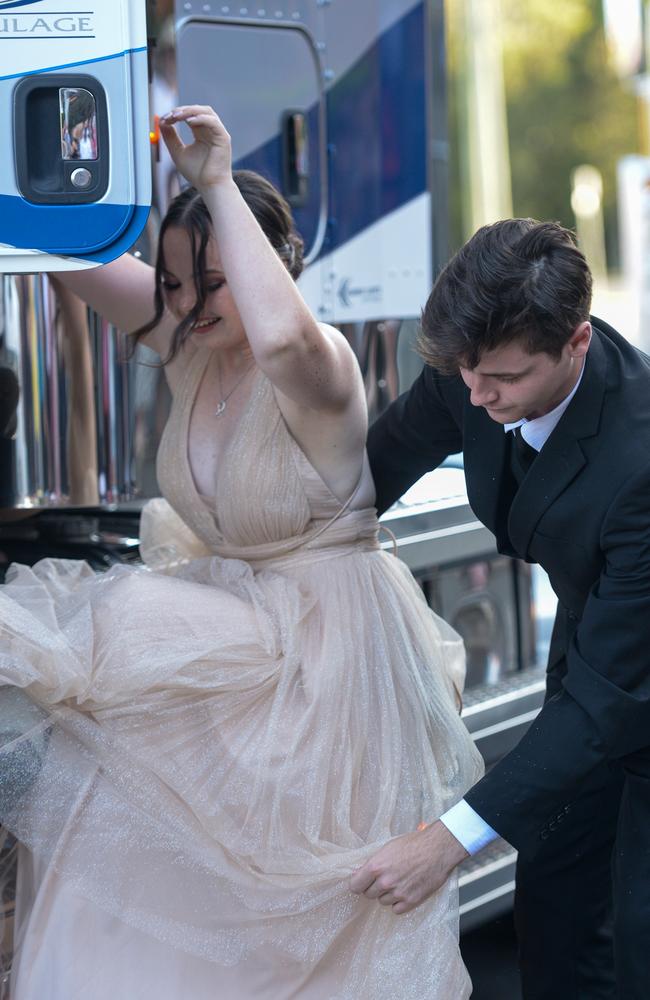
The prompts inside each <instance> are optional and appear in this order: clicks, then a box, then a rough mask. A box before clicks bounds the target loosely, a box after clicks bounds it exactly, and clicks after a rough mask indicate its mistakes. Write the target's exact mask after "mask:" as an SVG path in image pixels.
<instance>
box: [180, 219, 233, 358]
mask: <svg viewBox="0 0 650 1000" xmlns="http://www.w3.org/2000/svg"><path fill="white" fill-rule="evenodd" d="M196 239H197V243H198V239H199V237H198V234H197V237H196ZM163 256H164V260H165V265H166V266H165V269H164V270H163V273H162V279H163V286H162V287H163V295H164V299H165V305H166V307H167V309H168V310H169V312H170V313H171V314H172V316H173V317H174V318H175V319H176V320H178V321H179V322H181V320H184V319H185V317H186V316H187V315H188V314H189V313H190V312H191V311H192V309H193V308H194V306H195V305H196V287H195V284H194V258H193V256H192V241H191V238H190V234H189V233H188V232H187V231H186V230H185V229H183V228H182V227H180V226H171V227H170V228H169V229H168V230H167V232H166V233H165V235H164V237H163ZM205 267H206V275H205V280H206V289H205V292H206V298H205V304H204V306H203V310H202V314H201V316H199V317H198V318H197V320H196V321H195V323H194V326H193V328H192V330H191V333H190V336H191V339H192V342H193V343H194V344H196V345H197V346H198V347H210V348H213V349H219V350H225V349H229V348H238V347H239V348H241V347H244V346H245V345H246V344H247V340H246V333H245V331H244V327H243V324H242V321H241V317H240V315H239V311H238V309H237V306H236V305H235V301H234V299H233V297H232V295H231V294H230V289H229V288H228V285H227V284H226V279H225V276H224V273H223V270H222V267H221V258H220V256H219V250H218V248H217V244H216V241H215V240H213V239H211V240H210V241H209V243H208V245H207V247H206V253H205Z"/></svg>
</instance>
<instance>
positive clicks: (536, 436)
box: [503, 360, 585, 451]
mask: <svg viewBox="0 0 650 1000" xmlns="http://www.w3.org/2000/svg"><path fill="white" fill-rule="evenodd" d="M584 371H585V361H584V360H583V362H582V370H581V371H580V376H579V378H578V381H577V382H576V384H575V385H574V387H573V389H572V390H571V392H570V393H569V395H568V396H567V397H566V398H565V399H563V400H562V402H561V403H558V405H557V406H556V407H555V409H553V410H551V411H550V412H549V413H544V414H542V416H541V417H535V419H534V420H527V419H526V417H523V419H522V420H517V421H516V422H515V423H514V424H504V425H503V429H504V431H506V433H507V432H508V431H514V430H515V428H516V427H521V436H522V438H523V439H524V441H526V443H527V444H529V445H530V446H531V448H534V449H535V451H541V450H542V448H543V447H544V445H545V444H546V442H547V441H548V439H549V438H550V436H551V434H552V433H553V431H554V430H555V428H556V427H557V425H558V423H559V421H560V417H561V416H562V414H563V413H564V411H565V410H566V408H567V406H568V405H569V403H570V402H571V400H572V399H573V397H574V396H575V394H576V392H577V391H578V386H579V385H580V383H581V382H582V376H583V375H584Z"/></svg>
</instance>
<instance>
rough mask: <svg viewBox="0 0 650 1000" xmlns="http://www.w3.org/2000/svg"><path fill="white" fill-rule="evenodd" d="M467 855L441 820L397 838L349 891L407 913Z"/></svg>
mask: <svg viewBox="0 0 650 1000" xmlns="http://www.w3.org/2000/svg"><path fill="white" fill-rule="evenodd" d="M466 857H468V853H467V851H466V850H465V848H464V847H463V845H462V844H461V843H459V841H457V840H456V838H455V837H454V836H453V834H451V833H450V832H449V830H448V829H447V827H446V826H445V825H444V823H441V822H440V821H438V822H436V823H433V824H432V825H431V826H427V827H426V828H425V829H424V830H418V832H417V833H407V834H405V835H404V836H402V837H396V838H395V839H394V840H389V842H388V843H387V844H386V845H385V846H384V847H382V849H381V850H380V851H378V852H377V854H375V855H374V857H372V858H370V860H369V861H366V863H365V865H364V866H363V867H362V868H359V869H358V871H356V872H355V873H354V875H353V876H352V878H351V880H350V888H351V889H352V892H356V893H358V895H360V896H361V895H363V896H367V897H368V899H377V900H379V902H380V903H381V905H382V906H391V907H392V908H393V913H408V912H409V910H414V909H415V907H416V906H419V905H420V903H423V902H424V900H425V899H428V898H429V896H432V895H433V893H434V892H437V891H438V889H439V888H440V887H441V886H442V885H444V884H445V882H446V881H447V879H448V878H449V876H450V875H451V873H452V871H453V870H454V868H455V867H456V865H458V864H460V862H461V861H463V860H464V858H466Z"/></svg>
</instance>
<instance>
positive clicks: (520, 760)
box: [466, 469, 650, 854]
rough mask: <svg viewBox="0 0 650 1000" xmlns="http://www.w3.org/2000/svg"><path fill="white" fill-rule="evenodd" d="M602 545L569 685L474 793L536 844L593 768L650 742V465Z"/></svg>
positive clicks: (623, 497)
mask: <svg viewBox="0 0 650 1000" xmlns="http://www.w3.org/2000/svg"><path fill="white" fill-rule="evenodd" d="M601 548H602V551H603V554H604V557H605V563H604V569H603V572H602V574H601V576H600V578H599V580H598V582H597V583H596V585H595V586H594V587H593V588H592V591H591V593H590V595H589V597H588V599H587V603H586V605H585V608H584V612H583V616H582V619H581V621H580V624H579V625H578V628H577V629H576V632H575V634H574V636H573V638H572V640H571V643H570V645H569V649H568V651H567V673H566V676H565V677H564V679H563V681H562V688H561V690H560V691H559V692H558V693H557V694H555V695H554V696H553V697H552V698H550V699H549V701H548V702H547V703H546V704H545V706H544V708H543V709H542V711H541V712H540V714H539V715H538V717H537V719H536V720H535V722H534V723H533V724H532V726H531V727H530V729H529V730H528V732H527V733H526V735H525V736H524V737H523V739H522V740H521V742H520V743H519V744H518V745H517V746H516V747H515V748H514V750H512V751H511V752H510V753H509V754H507V756H506V757H504V758H503V760H501V761H499V763H498V764H497V765H496V766H495V767H494V768H493V769H492V770H491V771H490V772H489V774H487V775H486V776H485V777H484V778H483V779H482V780H481V781H480V782H479V783H478V784H477V785H475V786H474V788H473V789H471V791H470V792H469V793H468V795H467V796H466V798H467V801H468V802H469V804H470V805H471V806H472V808H473V809H475V810H476V812H477V813H478V814H479V815H480V816H481V817H482V818H483V819H484V820H486V821H487V822H488V823H489V824H490V826H492V827H494V829H495V830H497V831H498V832H499V833H500V834H501V835H502V836H503V837H505V839H506V840H508V841H509V842H510V843H511V844H512V845H513V846H514V847H516V848H517V849H518V850H520V851H522V852H526V853H527V854H530V853H534V850H535V846H536V845H537V844H538V843H539V840H540V838H541V839H546V837H547V836H548V835H549V829H550V830H551V831H552V829H553V828H554V822H560V821H561V820H562V818H563V815H564V814H565V813H566V812H567V811H568V810H569V809H570V800H571V798H572V796H573V795H574V794H575V792H576V791H577V790H578V788H579V786H580V783H581V781H582V779H584V778H585V777H586V776H587V775H588V774H589V772H590V771H592V770H593V768H595V767H597V766H598V765H599V764H602V763H603V762H605V761H612V760H617V759H620V758H622V757H626V756H629V755H633V754H635V753H637V752H639V751H644V750H645V751H647V748H648V747H650V652H649V651H650V469H645V470H644V471H643V472H642V473H640V474H638V475H637V476H636V477H634V478H633V479H632V481H630V482H628V483H627V484H626V486H625V487H624V488H623V490H622V491H621V492H620V493H619V495H618V496H617V498H616V499H615V501H614V502H613V504H612V505H611V506H610V509H609V511H608V514H607V516H606V518H605V520H604V524H603V529H602V532H601Z"/></svg>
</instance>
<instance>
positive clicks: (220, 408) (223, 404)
mask: <svg viewBox="0 0 650 1000" xmlns="http://www.w3.org/2000/svg"><path fill="white" fill-rule="evenodd" d="M225 408H226V400H225V399H222V400H221V402H220V403H218V404H217V408H216V410H215V411H214V415H215V417H220V416H221V414H222V413H223V411H224V410H225Z"/></svg>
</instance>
